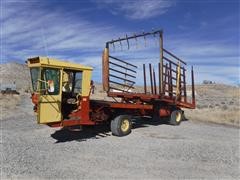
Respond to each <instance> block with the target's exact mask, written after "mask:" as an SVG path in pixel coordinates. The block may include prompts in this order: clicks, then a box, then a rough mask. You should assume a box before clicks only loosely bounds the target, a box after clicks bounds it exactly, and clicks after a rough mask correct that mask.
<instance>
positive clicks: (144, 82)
mask: <svg viewBox="0 0 240 180" xmlns="http://www.w3.org/2000/svg"><path fill="white" fill-rule="evenodd" d="M143 84H144V93H145V94H147V80H146V67H145V64H143Z"/></svg>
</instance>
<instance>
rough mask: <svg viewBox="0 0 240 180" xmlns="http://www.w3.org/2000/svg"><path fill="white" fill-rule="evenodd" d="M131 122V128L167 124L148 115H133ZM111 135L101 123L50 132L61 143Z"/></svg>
mask: <svg viewBox="0 0 240 180" xmlns="http://www.w3.org/2000/svg"><path fill="white" fill-rule="evenodd" d="M132 122H133V127H132V129H136V128H145V127H148V126H158V125H162V124H168V122H167V119H163V120H161V121H159V120H154V119H152V118H149V117H144V118H140V117H135V118H133V119H132ZM111 135H112V133H111V130H110V125H108V124H103V125H96V126H84V127H83V128H82V129H81V130H80V129H77V128H76V129H71V130H70V129H68V128H62V129H60V130H58V131H56V132H54V133H53V134H51V137H52V138H54V139H56V143H63V142H68V141H78V142H82V141H86V140H90V139H100V138H105V137H108V136H111Z"/></svg>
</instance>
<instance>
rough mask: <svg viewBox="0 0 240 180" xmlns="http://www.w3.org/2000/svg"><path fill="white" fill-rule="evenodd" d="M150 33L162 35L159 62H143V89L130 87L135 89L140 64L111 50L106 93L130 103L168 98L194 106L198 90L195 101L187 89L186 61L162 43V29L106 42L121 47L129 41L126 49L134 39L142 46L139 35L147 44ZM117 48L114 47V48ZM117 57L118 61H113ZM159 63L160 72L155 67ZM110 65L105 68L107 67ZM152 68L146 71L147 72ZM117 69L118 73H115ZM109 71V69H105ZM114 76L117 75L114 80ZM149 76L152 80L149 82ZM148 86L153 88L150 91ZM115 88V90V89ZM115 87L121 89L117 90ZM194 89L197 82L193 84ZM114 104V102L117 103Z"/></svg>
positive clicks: (171, 100)
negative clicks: (188, 96) (114, 53)
mask: <svg viewBox="0 0 240 180" xmlns="http://www.w3.org/2000/svg"><path fill="white" fill-rule="evenodd" d="M148 36H152V37H156V38H159V57H160V59H159V62H156V64H152V63H149V64H148V67H147V66H146V65H145V64H143V69H142V70H143V72H142V73H143V92H142V93H139V92H132V90H130V89H134V85H135V82H136V77H139V75H138V74H137V73H138V71H137V66H136V65H134V64H133V63H132V62H131V63H130V62H128V61H126V60H123V59H122V58H119V57H114V56H112V55H110V51H108V52H109V54H108V58H106V57H105V59H108V60H109V61H108V75H109V77H108V79H107V78H105V79H106V80H108V86H105V87H108V89H107V93H108V96H109V97H113V98H116V97H117V98H122V101H123V103H125V104H128V103H129V102H131V103H133V104H134V102H135V100H136V99H138V100H140V102H142V103H143V102H145V103H150V104H149V105H151V103H152V102H154V101H158V102H166V103H169V104H171V105H178V106H181V107H187V108H193V107H195V94H194V92H193V93H192V102H188V101H187V100H188V98H187V93H186V68H185V66H186V65H187V63H186V62H184V61H183V60H182V59H180V58H179V57H177V56H176V55H175V54H173V53H171V52H169V51H168V50H166V49H165V48H164V47H163V32H162V31H161V30H159V31H153V32H150V33H142V34H141V33H140V34H134V35H132V36H128V35H126V36H125V37H123V38H117V39H115V40H111V41H108V42H107V43H106V48H108V47H109V45H112V46H114V47H115V43H118V45H119V44H120V46H121V50H122V49H123V48H122V46H124V42H127V49H128V50H129V49H131V47H130V45H131V44H132V43H130V41H132V40H133V41H135V43H136V44H137V45H136V46H139V42H141V41H138V40H137V39H138V38H141V37H143V38H144V46H146V38H148ZM114 50H115V49H114ZM114 60H115V62H113V61H114ZM105 62H107V60H105ZM156 67H157V70H158V71H157V72H158V73H156V71H155V70H154V69H155V68H156ZM106 69H107V68H105V70H106ZM147 71H148V72H149V74H148V73H146V72H147ZM114 73H116V74H114ZM106 74H107V73H106ZM111 78H115V80H112V79H111ZM193 78H194V77H193V70H192V84H194V79H193ZM148 80H149V82H148ZM148 87H149V88H150V92H148ZM113 89H115V91H113ZM116 90H117V91H118V92H116ZM192 90H194V85H193V86H192ZM114 106H115V105H114Z"/></svg>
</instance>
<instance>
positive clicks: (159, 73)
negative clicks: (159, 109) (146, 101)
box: [158, 63, 166, 95]
mask: <svg viewBox="0 0 240 180" xmlns="http://www.w3.org/2000/svg"><path fill="white" fill-rule="evenodd" d="M158 76H159V77H158V79H159V81H158V83H159V84H158V85H159V92H158V93H159V95H161V65H160V63H158ZM165 77H166V76H165ZM165 83H166V82H165ZM163 92H164V91H163Z"/></svg>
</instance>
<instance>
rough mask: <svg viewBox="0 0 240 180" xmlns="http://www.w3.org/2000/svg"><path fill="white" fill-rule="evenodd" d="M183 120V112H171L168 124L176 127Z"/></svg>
mask: <svg viewBox="0 0 240 180" xmlns="http://www.w3.org/2000/svg"><path fill="white" fill-rule="evenodd" d="M182 120H183V112H182V110H174V111H172V112H171V115H170V120H169V124H171V125H174V126H177V125H179V124H180V123H181V122H182Z"/></svg>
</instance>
